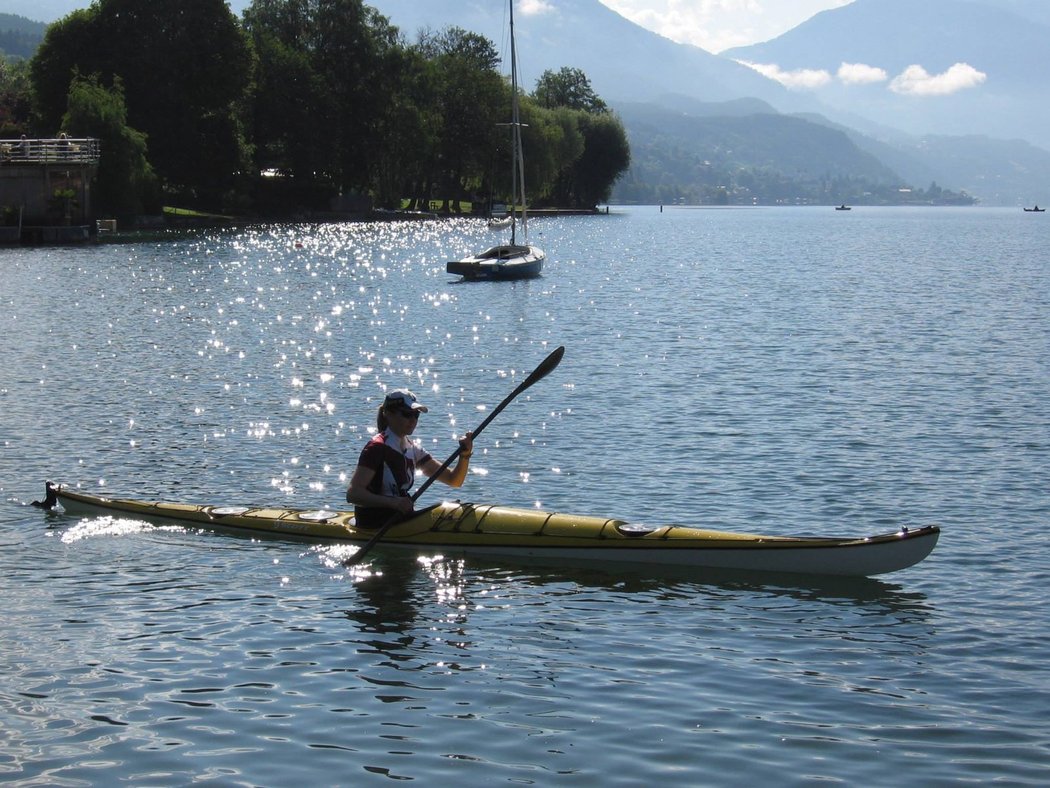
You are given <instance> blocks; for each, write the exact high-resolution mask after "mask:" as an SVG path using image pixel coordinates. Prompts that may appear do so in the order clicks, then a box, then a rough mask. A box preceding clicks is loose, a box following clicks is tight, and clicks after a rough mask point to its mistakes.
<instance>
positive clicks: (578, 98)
mask: <svg viewBox="0 0 1050 788" xmlns="http://www.w3.org/2000/svg"><path fill="white" fill-rule="evenodd" d="M533 98H535V99H536V101H537V103H539V105H540V106H541V107H546V108H547V109H553V108H555V107H568V108H569V109H575V110H579V111H580V112H587V113H591V114H598V113H602V112H608V111H609V108H608V106H607V105H606V103H605V102H604V101H602V100H601V98H599V96H598V94H597V93H595V92H594V89H593V88H592V87H591V81H590V80H589V79H588V78H587V75H586V74H585V73H583V71H581V70H580V69H578V68H569V67H568V66H566V67H564V68H562V69H561V70H560V71H558V72H557V73H555V72H554V71H551V70H550V69H548V70H547V71H544V72H543V74H542V75H541V76H540V78H539V79H538V80H537V81H536V90H535V92H534V93H533Z"/></svg>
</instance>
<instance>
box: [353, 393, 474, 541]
mask: <svg viewBox="0 0 1050 788" xmlns="http://www.w3.org/2000/svg"><path fill="white" fill-rule="evenodd" d="M427 410H428V408H427V407H426V406H425V405H421V404H420V403H419V402H417V401H416V395H415V394H413V393H412V392H411V391H408V390H407V389H397V390H396V391H391V392H390V393H389V394H387V395H386V399H385V400H383V404H382V405H380V406H379V413H378V414H377V415H376V434H375V436H373V438H372V439H371V440H370V441H369V442H368V443H367V444H366V445H365V447H364V448H363V449H362V450H361V456H360V458H359V459H358V461H357V468H355V469H354V475H353V476H352V477H351V479H350V486H349V487H348V488H347V491H346V500H347V501H349V502H350V503H352V504H354V516H355V519H356V521H357V525H358V527H360V528H381V527H382V526H384V525H386V523H387V522H389V521H390V518H391V517H395V516H396V517H397V518H398V519H404V518H406V517H407V516H409V515H411V514H412V512H413V501H412V498H411V496H410V495H409V492H408V491H409V490H411V489H412V484H413V483H414V482H415V476H416V469H417V468H418V469H420V470H422V471H423V473H425V474H427V476H433V475H434V474H438V475H437V480H438V481H439V482H444V483H445V484H447V485H449V486H450V487H461V486H462V485H463V481H464V480H465V479H466V478H467V468H468V466H469V464H470V455H471V454H472V453H473V451H474V441H473V436H472V435H471V433H469V432H468V433H467V434H466V435H464V436H463V437H462V438H461V439H460V441H459V447H460V451H459V462H458V463H457V464H456V467H455V468H445V469H444V470H441V463H439V462H438V461H437V460H435V459H434V458H433V457H432V456H430V454H429V453H428V452H427V451H426V450H425V449H423V448H421V447H420V446H417V445H416V443H415V442H414V441H413V440H412V438H411V435H412V433H413V432H415V430H416V425H417V424H418V423H419V414H421V413H426V412H427ZM439 471H440V473H438V472H439Z"/></svg>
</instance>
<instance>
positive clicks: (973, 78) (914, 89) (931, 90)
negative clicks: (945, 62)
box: [890, 63, 988, 96]
mask: <svg viewBox="0 0 1050 788" xmlns="http://www.w3.org/2000/svg"><path fill="white" fill-rule="evenodd" d="M986 79H988V75H987V74H985V73H984V72H982V71H978V70H977V69H975V68H974V67H973V66H971V65H969V64H968V63H956V64H955V65H954V66H952V67H951V68H949V69H948V70H947V71H945V72H944V73H943V74H930V73H928V72H927V71H926V69H924V68H923V67H922V66H908V67H907V68H906V69H904V71H903V72H901V74H900V75H898V76H896V77H894V78H893V81H892V82H891V83H890V90H892V91H893V92H894V93H900V94H902V95H905V96H948V95H951V94H952V93H957V92H958V91H960V90H966V89H968V88H973V87H977V86H978V85H980V84H982V83H983V82H984V81H985V80H986Z"/></svg>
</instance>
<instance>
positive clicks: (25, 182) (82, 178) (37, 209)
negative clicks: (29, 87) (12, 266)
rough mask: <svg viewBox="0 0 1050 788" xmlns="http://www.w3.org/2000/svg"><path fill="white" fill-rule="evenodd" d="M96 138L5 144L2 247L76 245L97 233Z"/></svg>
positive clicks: (1, 147) (0, 180) (0, 164)
mask: <svg viewBox="0 0 1050 788" xmlns="http://www.w3.org/2000/svg"><path fill="white" fill-rule="evenodd" d="M98 162H99V142H98V140H97V139H93V138H90V137H88V138H80V139H72V138H68V137H66V136H65V135H60V136H59V137H57V138H54V139H26V138H25V137H22V138H21V139H3V140H0V243H15V244H17V243H26V244H40V243H74V242H78V241H88V240H91V239H93V238H94V237H95V235H96V232H97V230H96V222H95V215H94V211H93V208H92V205H91V181H92V179H93V178H94V177H95V173H96V172H97V170H98Z"/></svg>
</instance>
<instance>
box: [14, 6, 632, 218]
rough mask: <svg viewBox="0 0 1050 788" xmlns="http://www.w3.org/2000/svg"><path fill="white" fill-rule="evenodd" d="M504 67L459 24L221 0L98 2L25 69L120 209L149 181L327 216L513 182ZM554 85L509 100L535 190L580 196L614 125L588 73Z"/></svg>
mask: <svg viewBox="0 0 1050 788" xmlns="http://www.w3.org/2000/svg"><path fill="white" fill-rule="evenodd" d="M500 65H501V64H500V57H499V55H498V53H497V51H496V49H495V47H494V45H493V44H492V43H491V42H490V41H488V40H487V39H486V38H484V37H482V36H479V35H477V34H476V33H471V32H469V31H466V30H462V29H460V28H448V29H446V30H443V31H440V32H437V33H426V34H423V35H421V37H420V39H419V40H418V41H417V42H416V43H415V44H413V45H408V44H406V43H405V41H404V40H403V39H401V38H400V37H399V34H398V31H397V29H396V28H394V27H393V26H392V25H390V23H389V22H388V21H387V20H386V18H384V17H383V16H382V15H380V14H379V13H378V12H377V11H376V10H375V9H374V8H371V7H370V6H367V5H365V4H364V3H363V2H362V0H254V2H253V3H252V4H251V6H250V7H248V8H247V10H246V11H245V13H244V18H243V20H241V22H240V23H238V20H236V19H235V18H234V17H233V16H232V15H231V13H230V11H229V9H228V7H227V5H226V4H225V2H224V0H180V2H178V3H159V2H156V1H155V0H96V2H95V3H94V4H93V5H91V6H90V7H89V8H87V9H84V10H80V11H75V12H74V13H72V14H70V15H69V16H67V17H65V18H64V19H62V20H61V21H59V22H57V23H55V24H53V25H51V26H50V27H49V28H48V29H47V32H46V34H45V36H44V40H43V42H42V44H41V45H40V47H39V49H38V50H37V53H36V56H35V57H34V58H33V60H32V63H31V69H30V78H31V84H32V92H31V95H32V96H33V106H34V109H35V113H36V117H37V118H38V122H39V127H40V128H42V129H46V130H48V131H46V132H45V133H50V130H52V129H55V128H58V127H59V126H60V124H65V125H66V130H67V131H69V132H71V133H73V134H76V135H88V134H91V135H93V136H99V137H100V138H102V139H103V145H102V151H103V160H102V164H101V166H100V171H99V184H98V192H97V193H98V194H99V198H100V201H101V202H104V203H105V204H106V205H107V207H109V206H112V208H111V210H114V211H119V212H124V211H131V210H133V209H135V208H136V207H137V206H139V205H140V204H141V203H142V201H143V200H147V199H149V198H148V195H149V194H150V192H151V184H153V183H159V184H160V185H161V187H162V188H163V191H164V195H165V198H166V199H167V200H168V201H173V202H178V203H179V204H185V205H193V206H196V207H199V208H203V209H208V210H223V209H226V210H243V211H248V210H254V211H256V212H261V213H265V214H268V215H281V214H288V213H301V212H303V211H318V210H322V211H323V210H326V208H327V206H328V205H329V202H330V200H331V199H332V198H333V197H335V196H336V195H340V194H342V195H352V194H368V195H370V197H371V198H372V200H373V201H374V202H375V203H377V204H378V205H381V206H388V207H397V206H399V205H400V204H401V201H402V198H404V197H406V196H408V197H409V198H411V204H412V205H413V206H415V207H424V206H426V207H429V206H431V205H432V204H433V203H434V201H435V200H439V201H440V204H441V205H442V206H443V207H444V208H445V209H446V210H449V211H458V210H462V207H461V206H463V205H464V204H467V205H469V204H471V203H474V204H475V207H477V204H478V203H479V202H485V201H487V200H488V199H489V198H490V197H492V196H493V195H495V194H497V193H502V192H503V190H504V189H505V190H507V191H508V192H509V187H510V184H509V172H510V158H511V156H510V148H509V141H510V133H509V129H508V128H507V124H508V123H509V121H510V114H511V110H510V108H511V92H510V86H509V85H508V83H507V80H506V79H505V78H504V76H503V75H502V74H501V73H500V71H499V70H498V69H499V68H500ZM80 74H84V75H91V76H90V77H87V78H84V77H80V76H78V75H80ZM548 83H549V84H548V86H547V89H546V93H545V96H544V98H543V100H542V101H540V100H538V99H531V98H530V97H526V96H522V97H521V105H522V119H523V122H525V123H527V124H528V128H527V129H525V143H524V144H525V147H526V149H527V155H526V163H527V166H528V168H529V170H528V173H527V186H528V188H529V195H528V197H529V201H530V202H535V201H536V200H548V201H549V200H551V199H557V198H558V195H559V185H560V186H561V190H560V194H561V195H564V197H565V198H566V199H570V200H572V201H573V204H581V201H584V202H586V201H587V200H592V199H594V198H595V196H596V195H597V196H599V197H600V196H601V195H603V194H606V193H607V192H608V188H609V187H610V186H611V184H612V182H613V181H614V180H615V178H616V177H617V175H618V174H619V172H620V170H619V169H617V165H615V162H617V161H625V160H626V159H625V158H624V157H625V154H624V151H610V152H607V153H606V154H602V153H600V152H599V151H596V150H594V149H589V146H593V145H603V144H606V142H608V141H611V142H612V143H613V144H614V145H619V144H620V142H625V138H624V139H622V140H621V139H620V138H619V137H618V136H617V134H616V133H615V132H616V129H618V128H620V126H619V122H618V120H617V119H616V118H615V117H614V116H612V115H608V113H606V112H605V104H604V102H603V101H602V100H601V99H600V98H599V97H597V96H596V95H595V94H594V92H593V90H591V88H590V84H589V82H588V80H587V78H586V76H585V75H584V74H583V73H582V72H580V71H578V70H575V69H563V70H562V71H561V72H559V73H558V74H556V75H554V74H552V75H551V77H550V78H549V80H548ZM555 87H557V88H558V90H557V92H556V91H555ZM24 114H25V113H23V115H24ZM584 115H590V116H591V117H592V118H593V120H585V119H584V117H583V116H584ZM598 118H602V120H597V119H598ZM0 119H3V116H2V115H0ZM620 130H621V131H622V128H621V129H620ZM610 131H611V132H613V133H611V134H609V133H608V132H610ZM147 141H148V161H147V148H146V143H147ZM626 155H628V156H629V154H626ZM150 166H152V171H153V172H155V173H156V176H155V180H154V176H153V175H152V174H151V171H150ZM569 172H571V173H572V174H571V178H567V176H566V173H569ZM120 183H124V184H125V185H126V186H127V189H126V193H125V195H124V199H123V200H122V199H121V190H120V187H119V185H118V184H120ZM566 184H571V187H568V186H566Z"/></svg>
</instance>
